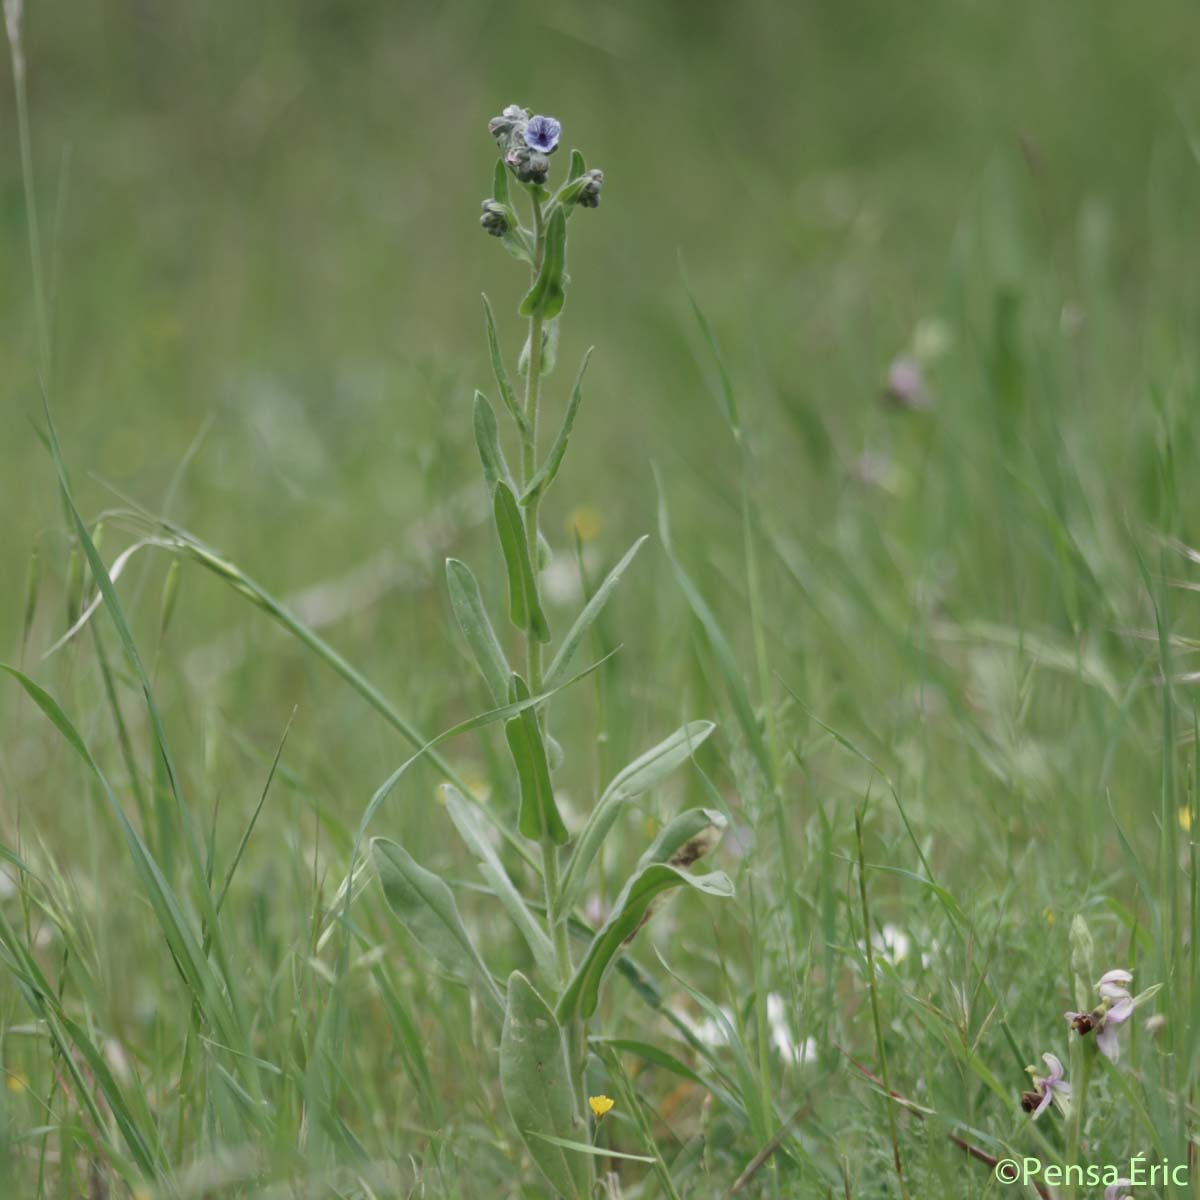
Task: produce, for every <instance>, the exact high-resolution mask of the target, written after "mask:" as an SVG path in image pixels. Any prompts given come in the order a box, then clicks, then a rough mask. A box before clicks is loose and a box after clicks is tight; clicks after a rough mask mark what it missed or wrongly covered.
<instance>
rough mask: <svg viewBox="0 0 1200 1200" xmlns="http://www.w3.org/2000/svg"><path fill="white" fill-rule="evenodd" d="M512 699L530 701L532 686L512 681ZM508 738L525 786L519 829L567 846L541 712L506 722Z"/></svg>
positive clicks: (528, 711) (531, 710)
mask: <svg viewBox="0 0 1200 1200" xmlns="http://www.w3.org/2000/svg"><path fill="white" fill-rule="evenodd" d="M509 698H510V700H511V701H512V702H513V703H516V702H518V701H521V700H526V699H528V698H529V686H528V685H527V684H526V682H525V680H523V679H522V678H521V677H520V675H513V677H512V684H511V690H510V693H509ZM504 736H505V737H506V738H507V739H508V748H509V750H511V751H512V756H513V762H514V763H515V764H516V767H517V776H518V778H519V779H520V782H521V815H520V818H519V819H518V822H517V825H518V828H519V829H520V830H521V833H522V834H524V835H525V837H527V838H530V839H531V840H532V841H535V842H540V841H542V840H543V839H544V838H549V839H550V840H551V841H552V842H554V843H555V844H556V845H559V846H561V845H563V844H564V843H565V842H566V841H567V838H568V834H567V827H566V826H565V825H564V824H563V821H562V817H561V816H559V812H558V805H556V804H555V802H554V787H553V785H552V784H551V782H550V765H549V763H548V762H547V760H546V745H545V742H544V741H543V740H542V728H541V725H540V724H539V723H538V718H537V709H536V708H526V709H524V710H523V711H522V712H521V713H520V714H519V715H518V716H515V717H513V718H512V720H511V721H506V722H505V723H504Z"/></svg>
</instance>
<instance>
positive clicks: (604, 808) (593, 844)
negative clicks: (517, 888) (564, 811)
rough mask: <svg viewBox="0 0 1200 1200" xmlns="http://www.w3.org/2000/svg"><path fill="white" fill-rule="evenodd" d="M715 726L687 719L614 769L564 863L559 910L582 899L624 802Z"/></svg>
mask: <svg viewBox="0 0 1200 1200" xmlns="http://www.w3.org/2000/svg"><path fill="white" fill-rule="evenodd" d="M715 728H716V726H715V725H714V724H713V723H712V722H711V721H689V722H688V723H687V724H686V725H683V726H681V727H680V728H679V729H677V730H675V732H674V733H673V734H671V736H670V737H668V738H664V739H663V740H662V741H661V742H659V743H658V745H657V746H654V747H652V748H651V749H649V750H647V751H646V753H645V754H642V755H640V756H639V757H638V758H635V759H634V760H633V762H631V763H630V764H629V765H628V766H626V767H623V768H622V769H621V770H620V771H618V772H617V774H616V775H615V776H614V777H613V780H612V782H611V783H610V784H609V785H608V787H606V788H605V789H604V793H603V795H601V797H600V799H599V801H598V802H597V803H596V806H595V807H594V808H593V809H592V811H591V814H590V815H589V816H588V820H587V824H586V825H585V826H584V827H583V832H582V833H581V834H580V835H579V839H578V841H577V842H576V844H575V849H574V850H573V851H572V853H571V859H570V861H569V862H568V863H567V869H566V871H565V872H564V873H563V878H562V888H561V892H560V895H561V909H560V911H561V912H564V913H567V912H570V911H571V909H572V908H574V907H575V905H576V904H578V903H579V901H580V899H581V898H582V896H583V887H584V883H585V881H586V879H587V873H588V871H589V869H590V868H591V865H592V863H593V862H594V861H595V858H596V855H597V854H598V853H599V852H600V847H601V845H603V843H604V839H605V838H606V837H607V836H608V833H609V830H611V829H612V827H613V824H614V822H615V821H616V819H617V817H618V816H620V814H621V810H622V808H623V807H624V805H625V804H626V803H628V801H630V800H632V799H634V797H636V796H640V795H641V794H642V793H643V792H647V791H649V790H650V789H651V788H652V787H654V786H656V785H657V784H658V783H659V782H661V781H662V780H663V779H665V778H666V777H667V776H668V775H669V774H670V773H671V772H672V771H674V770H675V768H676V767H678V766H680V765H681V764H682V763H684V762H686V761H687V760H688V759H689V758H690V757H691V756H692V754H693V753H694V752H695V750H696V747H697V746H699V745H701V744H702V743H703V742H704V740H705V739H706V738H707V737H708V736H709V734H711V733H712V731H713V730H714V729H715Z"/></svg>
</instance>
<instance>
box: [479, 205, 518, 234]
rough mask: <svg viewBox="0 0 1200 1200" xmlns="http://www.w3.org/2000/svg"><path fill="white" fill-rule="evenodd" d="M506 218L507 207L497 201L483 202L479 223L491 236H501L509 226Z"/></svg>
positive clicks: (507, 213) (507, 215) (507, 216)
mask: <svg viewBox="0 0 1200 1200" xmlns="http://www.w3.org/2000/svg"><path fill="white" fill-rule="evenodd" d="M508 218H509V212H508V208H507V207H506V206H505V205H503V204H501V203H500V202H499V201H497V200H485V201H484V202H483V215H482V216H481V217H480V218H479V224H480V225H481V226H482V228H483V230H484V232H485V233H490V234H491V235H492V237H503V236H504V235H505V234H506V233H507V232H508V231H509V229H510V228H511V225H510V223H509V219H508Z"/></svg>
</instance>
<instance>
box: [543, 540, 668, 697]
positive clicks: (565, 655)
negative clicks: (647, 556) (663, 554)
mask: <svg viewBox="0 0 1200 1200" xmlns="http://www.w3.org/2000/svg"><path fill="white" fill-rule="evenodd" d="M647 536H648V535H645V534H643V535H642V536H641V537H640V538H638V540H637V541H636V542H634V543H633V545H632V546H630V548H629V549H628V550H627V551H626V552H625V556H624V558H622V559H621V561H620V562H619V563H617V565H616V566H615V567H613V569H612V570H611V571H609V573H608V575H607V576H606V577H605V579H604V582H603V583H602V584H601V585H600V586H599V587H598V588H597V589H596V591H595V593H594V595H593V596H592V598H591V599H590V600H589V601H588V602H587V604H585V605H584V606H583V610H582V612H580V614H579V616H578V617H576V618H575V623H574V624H573V625H572V626H571V628H570V629H568V630H567V634H566V637H564V638H563V640H562V645H561V646H559V648H558V650H557V651H556V652H555V655H554V658H553V659H552V660H551V662H550V666H549V667H547V668H546V675H545V678H546V684H547V686H553V681H554V680H556V679H560V678H561V677H562V676H563V675H565V674H566V671H567V668H568V667H570V665H571V660H572V659H573V658H574V657H575V653H576V651H577V650H578V649H579V647H580V646H581V645H582V643H583V639H584V638H585V637H586V636H587V632H588V630H589V629H591V627H592V625H593V624H594V623H595V621H596V618H597V617H598V616H599V615H600V614H601V612H603V611H604V606H605V605H606V604H607V603H608V600H609V597H610V596H611V595H612V594H613V592H614V591H615V590H616V587H617V584H618V583H620V582H621V576H622V575H623V574H624V573H625V568H626V567H628V566H629V564H630V563H631V562H633V558H634V555H635V554H637V552H638V551H639V550H640V549H641V548H642V545H643V544H644V543H645V541H646V537H647Z"/></svg>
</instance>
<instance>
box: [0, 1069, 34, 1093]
mask: <svg viewBox="0 0 1200 1200" xmlns="http://www.w3.org/2000/svg"><path fill="white" fill-rule="evenodd" d="M4 1082H5V1085H6V1086H7V1087H8V1090H9V1091H10V1092H13V1093H14V1094H16V1095H20V1094H21V1093H22V1092H23V1091H25V1089H26V1088H28V1087H29V1079H28V1077H27V1076H25V1075H22V1074H21V1072H20V1071H10V1072H9V1073H8V1077H7V1078H6V1079H5V1081H4Z"/></svg>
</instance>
